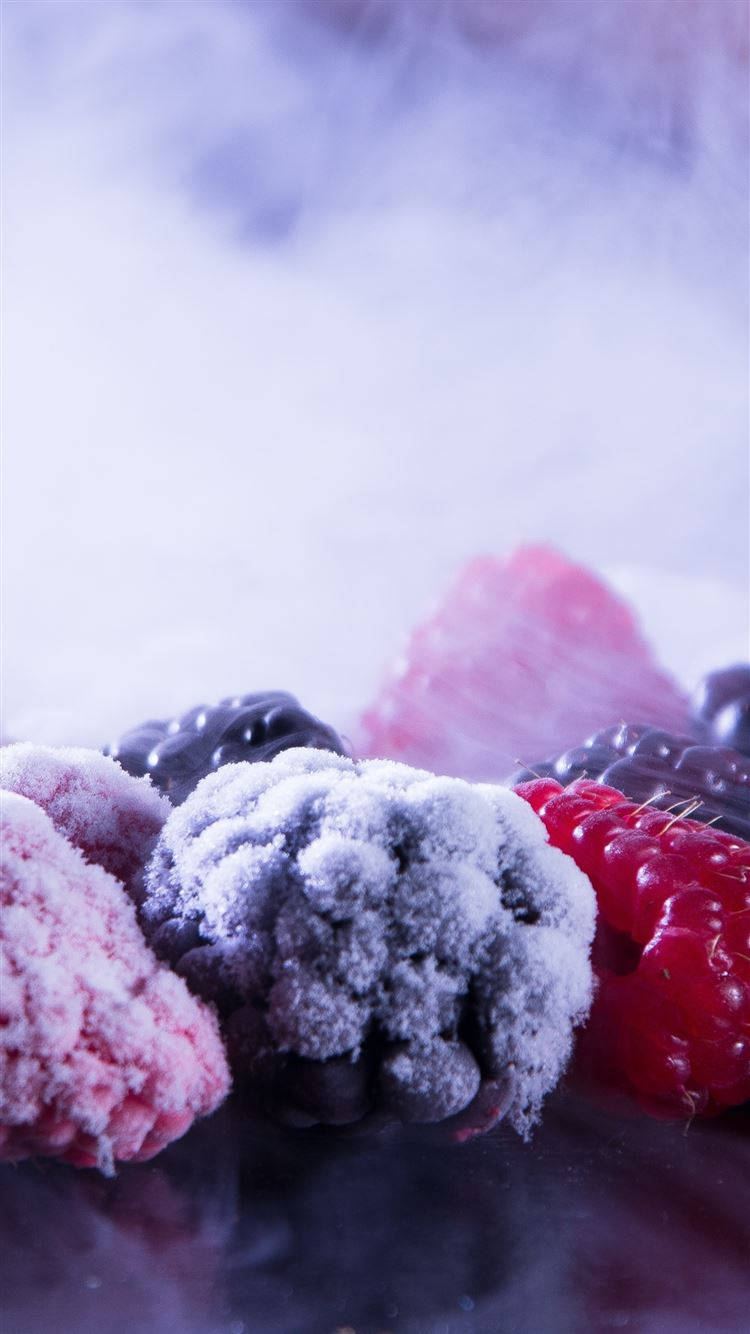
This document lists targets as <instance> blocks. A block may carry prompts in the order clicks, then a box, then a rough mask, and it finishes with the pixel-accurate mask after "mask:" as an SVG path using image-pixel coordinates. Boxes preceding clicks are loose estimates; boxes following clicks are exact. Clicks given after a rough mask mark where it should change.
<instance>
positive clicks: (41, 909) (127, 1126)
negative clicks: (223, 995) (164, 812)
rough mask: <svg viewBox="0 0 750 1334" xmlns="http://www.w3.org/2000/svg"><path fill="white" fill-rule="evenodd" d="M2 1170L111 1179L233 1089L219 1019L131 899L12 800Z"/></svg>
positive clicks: (7, 841) (5, 925) (6, 827)
mask: <svg viewBox="0 0 750 1334" xmlns="http://www.w3.org/2000/svg"><path fill="white" fill-rule="evenodd" d="M2 853H3V856H2V876H1V878H0V907H1V908H2V918H1V933H0V976H2V989H1V991H0V1159H5V1160H15V1159H19V1158H25V1157H29V1156H32V1155H35V1154H49V1155H52V1156H55V1157H59V1158H63V1159H65V1160H67V1161H68V1162H71V1163H74V1164H75V1165H77V1166H80V1167H92V1166H99V1167H100V1168H101V1169H102V1170H103V1171H105V1172H111V1171H112V1164H113V1162H114V1161H116V1160H118V1159H131V1160H136V1161H143V1160H145V1159H147V1158H151V1157H153V1155H154V1154H156V1153H158V1152H159V1150H160V1149H162V1148H163V1147H164V1146H165V1145H166V1144H168V1143H169V1142H170V1140H173V1139H176V1138H177V1137H178V1136H180V1135H182V1134H183V1133H184V1132H185V1131H186V1130H187V1128H188V1126H189V1125H190V1124H191V1122H192V1121H193V1119H194V1118H195V1117H196V1116H203V1115H206V1114H207V1113H208V1112H211V1111H213V1110H214V1108H216V1107H217V1106H218V1104H219V1103H220V1102H221V1101H222V1099H223V1098H224V1096H225V1094H226V1093H227V1091H228V1087H229V1076H228V1072H227V1065H226V1059H225V1056H224V1049H223V1047H222V1044H221V1040H220V1037H219V1032H218V1027H217V1023H216V1020H215V1018H214V1015H213V1014H212V1012H211V1011H210V1010H209V1009H208V1007H207V1006H205V1005H203V1004H202V1003H200V1002H199V1001H197V1000H196V999H195V998H194V997H192V996H191V995H190V993H189V992H188V990H187V988H186V986H185V984H184V982H183V981H182V980H181V979H180V978H178V977H177V976H175V975H174V974H173V973H171V972H170V971H169V970H168V969H166V968H164V967H163V966H162V965H160V964H159V963H158V962H157V960H156V958H155V956H154V955H153V954H152V952H151V950H150V949H149V948H148V946H147V945H146V943H145V941H144V939H143V937H142V935H141V932H140V929H139V927H138V925H137V923H136V919H135V909H134V908H133V905H132V903H131V902H130V901H129V899H128V898H127V896H126V894H125V892H124V890H123V888H122V886H121V885H120V884H118V882H117V881H116V880H115V879H114V878H113V877H112V876H111V875H109V874H108V873H107V872H106V871H105V870H104V869H103V868H102V867H100V866H94V865H91V864H88V863H86V862H85V861H84V858H83V856H82V854H81V853H80V852H79V851H78V850H77V849H75V848H74V847H72V846H71V844H70V843H69V842H68V841H67V840H66V839H65V838H64V837H63V835H62V834H61V833H59V832H58V831H57V830H56V829H55V827H54V825H53V823H52V820H51V819H50V817H49V816H48V815H46V814H45V812H44V811H42V810H41V809H40V808H39V807H38V806H36V805H35V804H34V803H33V802H32V801H30V800H28V799H27V798H26V797H22V796H18V795H16V794H13V793H7V792H3V793H2Z"/></svg>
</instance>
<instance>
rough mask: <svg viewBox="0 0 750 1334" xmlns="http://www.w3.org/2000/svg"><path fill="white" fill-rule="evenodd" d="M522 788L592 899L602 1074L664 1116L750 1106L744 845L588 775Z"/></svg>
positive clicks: (748, 852)
mask: <svg viewBox="0 0 750 1334" xmlns="http://www.w3.org/2000/svg"><path fill="white" fill-rule="evenodd" d="M516 791H517V792H518V794H519V795H520V796H522V797H524V798H525V799H526V801H528V802H529V803H530V805H531V806H532V807H533V808H534V810H535V811H536V812H537V813H538V814H539V815H540V816H541V818H542V820H543V821H544V823H545V825H546V827H547V831H548V833H549V836H550V842H551V843H553V844H554V846H555V847H558V848H561V849H562V851H563V852H567V853H569V854H570V856H572V857H573V858H574V860H575V861H576V862H577V863H578V865H579V867H580V868H581V870H582V871H585V872H586V874H587V875H588V876H589V877H590V879H591V882H592V884H593V886H594V889H595V891H596V895H597V900H598V904H599V914H600V926H599V932H598V937H597V944H596V946H595V959H596V961H597V965H598V967H597V971H598V975H599V980H600V986H599V993H598V996H597V999H596V1001H595V1004H594V1008H593V1010H592V1013H591V1018H590V1021H589V1028H588V1030H587V1032H586V1033H585V1035H584V1056H585V1058H586V1060H587V1062H588V1063H589V1064H590V1065H591V1066H593V1069H594V1072H595V1073H596V1074H597V1075H598V1076H599V1077H604V1078H605V1079H606V1080H607V1081H608V1082H614V1083H615V1084H617V1085H619V1086H620V1087H625V1088H627V1089H629V1090H630V1091H631V1092H634V1093H635V1095H636V1096H637V1098H638V1100H639V1102H640V1103H641V1104H642V1105H643V1106H644V1107H646V1109H647V1110H649V1111H651V1112H653V1113H654V1114H656V1115H667V1116H681V1117H682V1116H684V1117H692V1116H696V1115H698V1116H702V1115H706V1116H708V1115H713V1114H716V1113H717V1112H720V1111H721V1110H722V1109H724V1108H726V1107H731V1106H734V1105H736V1104H738V1103H742V1102H745V1101H746V1100H747V1099H750V844H748V843H745V842H744V841H743V840H742V839H739V838H735V837H734V836H733V835H731V834H725V833H721V832H719V831H717V830H714V829H709V828H707V827H706V826H705V825H699V824H698V823H697V822H695V821H692V820H687V819H682V818H680V817H679V814H678V813H674V812H673V813H671V814H670V813H669V812H667V811H656V810H652V809H650V808H649V807H647V806H635V805H633V804H632V803H630V802H628V801H625V800H623V797H622V794H621V793H620V792H615V791H614V789H612V788H607V787H603V786H602V785H600V784H599V783H594V782H590V781H588V780H586V779H578V780H577V781H576V782H574V783H571V784H570V786H569V787H567V788H562V787H561V786H560V784H559V783H556V782H555V781H554V780H553V779H548V778H542V779H539V780H537V781H535V782H531V783H522V784H520V785H519V786H518V787H517V788H516Z"/></svg>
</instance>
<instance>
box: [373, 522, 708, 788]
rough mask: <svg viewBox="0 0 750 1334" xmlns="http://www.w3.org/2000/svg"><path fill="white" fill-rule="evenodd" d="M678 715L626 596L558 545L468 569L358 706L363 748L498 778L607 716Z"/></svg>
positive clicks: (675, 725) (681, 722)
mask: <svg viewBox="0 0 750 1334" xmlns="http://www.w3.org/2000/svg"><path fill="white" fill-rule="evenodd" d="M686 716H687V703H686V701H684V700H683V698H682V696H681V694H680V692H679V690H678V689H677V688H676V686H675V685H674V684H673V682H672V681H671V680H670V679H669V677H668V676H666V674H664V673H663V672H661V671H660V670H659V669H658V667H657V666H656V664H655V663H654V661H653V658H652V655H651V652H650V649H649V647H648V645H647V644H646V643H645V641H644V640H643V638H642V636H641V634H640V632H639V630H638V627H637V625H636V623H635V620H634V618H633V616H632V614H631V612H630V611H629V609H628V608H627V606H626V605H625V604H624V603H623V602H622V601H621V600H620V599H619V598H617V597H615V596H614V594H613V593H612V592H611V591H610V590H609V589H608V588H607V587H606V586H605V585H604V584H603V583H601V581H600V580H599V579H597V578H596V577H595V576H594V575H593V574H591V573H590V572H589V571H588V570H585V569H583V568H582V567H581V566H578V565H574V564H572V563H571V562H570V561H568V560H566V559H565V558H564V557H563V556H561V555H559V554H558V553H557V552H555V551H551V550H549V549H547V548H546V547H524V548H521V550H519V551H517V552H516V553H515V554H514V555H513V556H512V557H511V558H510V559H509V560H507V561H498V560H495V559H493V558H489V557H487V558H484V559H480V560H475V561H473V562H472V563H471V564H470V565H468V566H467V567H466V569H465V570H464V571H463V572H462V574H461V575H460V576H459V579H458V581H457V583H456V585H455V587H454V588H452V589H451V590H450V591H449V593H448V595H447V596H446V598H445V599H444V601H443V603H442V605H441V606H440V607H439V609H438V610H437V612H436V613H435V615H434V616H433V617H432V619H431V620H430V621H428V622H426V623H425V624H424V625H422V626H420V627H418V629H417V630H415V632H414V634H413V635H412V639H411V643H410V644H409V646H408V648H407V651H406V655H405V660H404V664H403V666H402V667H401V668H400V669H399V672H398V674H397V675H394V676H393V677H392V678H391V680H390V681H388V682H387V683H386V685H385V686H384V688H383V690H382V691H381V693H380V696H379V698H378V699H377V700H376V701H375V704H374V705H373V706H372V708H371V709H370V710H369V712H368V713H366V714H365V716H364V718H363V737H362V743H361V745H360V747H359V750H360V753H362V754H366V755H381V756H383V755H384V756H389V757H390V758H392V759H397V760H403V761H405V762H407V763H409V764H416V765H419V766H421V767H424V768H426V769H432V770H433V771H435V772H437V773H447V774H455V775H456V776H457V777H460V778H469V779H482V780H490V781H497V780H502V779H504V778H505V777H506V775H507V774H508V773H510V772H511V770H512V769H513V767H514V766H515V765H517V764H518V763H519V762H521V761H525V760H526V758H527V757H530V756H533V755H537V754H539V753H540V752H541V753H542V754H555V753H557V752H559V751H560V750H562V749H563V748H564V747H566V746H569V745H571V744H572V743H573V742H574V741H575V739H576V738H577V737H582V736H587V735H589V734H590V733H591V732H592V731H594V730H595V729H596V728H599V727H606V726H607V724H608V723H610V722H611V721H612V719H613V718H622V717H626V718H627V717H631V718H633V717H635V718H638V717H640V718H650V719H651V720H652V721H653V723H654V724H658V725H659V726H662V727H667V728H672V729H677V730H680V729H682V728H683V727H684V726H685V721H686ZM519 757H520V761H519Z"/></svg>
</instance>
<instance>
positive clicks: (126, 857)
mask: <svg viewBox="0 0 750 1334" xmlns="http://www.w3.org/2000/svg"><path fill="white" fill-rule="evenodd" d="M0 787H2V789H3V790H4V791H6V792H16V793H18V795H19V796H22V797H28V798H29V800H30V801H33V802H34V803H35V805H37V806H40V807H41V808H42V810H43V811H46V812H47V814H48V815H49V817H50V819H51V820H52V823H53V824H54V826H55V828H56V829H57V831H58V833H60V834H63V835H64V836H65V838H67V839H68V841H69V842H70V843H72V844H73V846H74V847H76V848H79V849H80V851H81V852H82V853H83V855H84V857H85V858H86V860H87V861H90V862H96V864H97V865H98V866H103V867H104V869H105V871H109V872H110V874H111V875H114V876H116V877H117V879H118V880H123V881H127V880H129V879H130V877H131V876H132V875H133V874H134V873H135V872H137V871H138V870H140V868H141V867H142V866H143V863H144V862H145V861H146V858H147V857H148V856H149V854H150V852H151V850H152V848H153V846H154V843H155V841H156V836H157V834H158V833H159V830H160V829H161V827H162V825H163V824H164V821H165V820H166V818H167V816H168V814H169V812H170V811H171V809H172V806H171V803H170V802H169V801H168V800H167V798H166V797H163V796H162V795H161V793H160V792H158V791H157V790H156V788H155V787H154V786H153V784H152V782H151V780H150V779H148V778H131V776H130V774H127V773H125V771H124V769H122V768H121V767H120V765H119V764H117V763H116V761H115V760H111V759H109V758H107V757H106V756H105V755H101V754H100V753H99V751H98V750H88V749H84V748H83V747H61V748H57V747H53V746H33V745H29V744H26V743H19V744H16V745H12V746H4V747H3V748H2V750H0Z"/></svg>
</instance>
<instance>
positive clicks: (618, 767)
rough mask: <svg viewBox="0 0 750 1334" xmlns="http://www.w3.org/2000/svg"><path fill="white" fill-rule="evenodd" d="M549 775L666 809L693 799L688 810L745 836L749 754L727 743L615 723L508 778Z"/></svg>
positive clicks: (748, 832) (749, 827)
mask: <svg viewBox="0 0 750 1334" xmlns="http://www.w3.org/2000/svg"><path fill="white" fill-rule="evenodd" d="M537 777H538V778H554V779H556V780H557V782H558V783H562V785H563V786H564V787H567V786H568V784H570V783H573V782H575V780H576V779H577V778H584V777H585V778H590V779H593V780H595V781H596V782H598V783H603V784H604V785H605V786H606V787H613V788H616V789H617V790H618V791H619V792H622V793H624V795H625V796H626V797H629V798H631V799H632V800H633V801H648V802H649V803H650V804H651V805H653V806H656V807H661V808H662V809H666V808H668V807H672V806H675V807H676V806H677V804H678V803H680V802H684V803H685V804H686V805H687V803H688V802H690V801H691V800H692V799H693V798H694V799H695V800H696V801H699V802H700V805H697V806H696V807H695V809H694V810H691V811H690V815H691V817H692V819H694V820H701V821H703V822H705V823H709V822H710V823H712V824H714V825H716V827H717V828H718V829H723V830H725V831H726V832H727V833H730V834H737V835H739V837H740V838H744V839H750V758H749V757H748V756H747V755H742V754H740V752H739V751H737V750H732V749H730V747H729V746H714V745H704V744H701V743H699V742H697V741H695V740H694V739H692V738H690V737H686V736H672V735H671V733H669V732H663V731H661V729H659V728H656V727H649V726H648V725H647V724H645V723H618V724H616V725H615V726H614V727H605V728H604V729H603V731H601V732H595V733H594V735H593V736H592V737H589V739H588V740H587V741H585V742H584V743H583V745H582V746H576V747H575V748H574V749H572V750H567V751H565V752H564V754H562V755H559V756H558V757H557V759H553V760H547V761H544V762H542V763H540V764H534V765H531V766H530V767H529V768H527V769H522V770H519V772H518V773H516V774H514V775H513V778H512V779H511V780H510V781H511V784H512V785H513V786H514V787H515V786H516V785H517V784H518V783H525V782H528V781H529V780H530V779H532V778H537Z"/></svg>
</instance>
